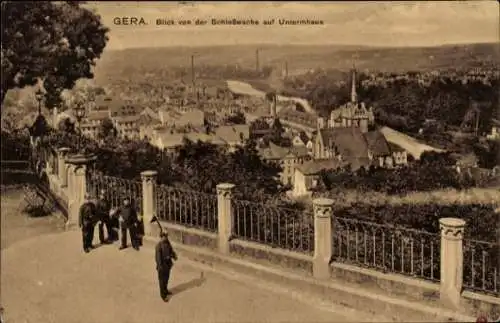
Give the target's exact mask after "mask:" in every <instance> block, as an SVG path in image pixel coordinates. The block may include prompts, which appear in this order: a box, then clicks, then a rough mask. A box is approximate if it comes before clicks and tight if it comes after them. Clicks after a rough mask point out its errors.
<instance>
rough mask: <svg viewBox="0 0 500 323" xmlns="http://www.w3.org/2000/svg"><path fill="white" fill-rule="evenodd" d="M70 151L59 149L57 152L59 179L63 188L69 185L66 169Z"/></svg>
mask: <svg viewBox="0 0 500 323" xmlns="http://www.w3.org/2000/svg"><path fill="white" fill-rule="evenodd" d="M69 151H70V149H69V148H66V147H64V148H59V149H58V151H57V159H58V161H57V177H58V178H59V181H60V183H61V187H66V186H67V185H68V177H67V174H68V173H67V169H66V156H67V155H68V152H69Z"/></svg>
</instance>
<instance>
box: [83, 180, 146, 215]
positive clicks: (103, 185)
mask: <svg viewBox="0 0 500 323" xmlns="http://www.w3.org/2000/svg"><path fill="white" fill-rule="evenodd" d="M86 184H87V193H89V194H90V195H91V196H92V197H93V198H96V197H98V196H99V193H100V192H101V190H104V191H105V195H106V198H107V200H108V201H109V203H110V204H111V207H113V208H116V207H119V206H120V205H122V203H123V199H124V198H126V197H128V198H129V199H130V201H131V204H132V205H133V206H134V207H135V208H136V209H137V211H138V212H139V214H142V182H141V181H134V180H127V179H122V178H118V177H112V176H106V175H103V174H102V173H100V172H95V171H89V172H87V181H86Z"/></svg>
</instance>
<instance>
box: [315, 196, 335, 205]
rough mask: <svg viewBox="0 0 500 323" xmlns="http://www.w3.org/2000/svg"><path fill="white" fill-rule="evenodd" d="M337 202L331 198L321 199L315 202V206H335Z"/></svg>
mask: <svg viewBox="0 0 500 323" xmlns="http://www.w3.org/2000/svg"><path fill="white" fill-rule="evenodd" d="M334 202H335V201H334V200H332V199H329V198H324V197H320V198H317V199H314V200H313V204H314V205H315V206H333V203H334Z"/></svg>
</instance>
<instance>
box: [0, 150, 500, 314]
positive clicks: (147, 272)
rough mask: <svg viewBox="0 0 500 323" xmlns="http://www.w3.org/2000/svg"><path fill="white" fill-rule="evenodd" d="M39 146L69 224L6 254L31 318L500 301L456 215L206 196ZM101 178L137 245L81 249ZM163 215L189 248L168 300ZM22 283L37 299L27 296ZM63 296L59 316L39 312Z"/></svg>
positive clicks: (464, 306) (411, 308)
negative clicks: (88, 206)
mask: <svg viewBox="0 0 500 323" xmlns="http://www.w3.org/2000/svg"><path fill="white" fill-rule="evenodd" d="M39 156H41V157H40V158H42V157H43V158H46V159H45V160H43V161H38V164H43V165H46V166H45V168H44V169H42V170H37V171H38V172H40V173H39V174H38V176H39V177H40V178H44V176H46V177H47V179H48V182H49V184H48V187H49V188H50V192H51V194H52V195H53V196H54V200H57V201H60V202H61V203H59V205H60V207H61V208H63V209H64V212H65V213H66V214H67V221H66V228H67V232H66V233H64V234H58V235H55V236H50V237H46V238H44V239H46V240H44V239H38V240H34V241H30V242H26V244H22V245H21V244H19V245H18V246H17V247H15V246H12V247H11V248H13V249H11V251H9V249H10V248H9V249H7V250H4V251H3V252H2V257H5V258H3V259H4V260H5V263H8V264H15V265H13V267H11V269H8V270H5V269H4V270H3V272H2V275H4V276H5V279H4V277H2V279H3V281H4V282H6V283H5V284H2V287H3V290H2V294H3V296H4V297H3V299H2V302H3V304H4V307H5V308H6V311H7V313H8V312H9V308H10V309H11V310H10V311H12V312H13V314H12V315H14V316H15V317H18V318H21V319H25V318H27V317H26V315H28V314H26V313H25V312H26V308H27V307H26V306H33V308H35V309H36V310H35V312H36V313H37V314H33V315H35V316H32V318H35V317H37V318H43V319H41V321H47V322H50V321H54V322H59V321H60V320H63V321H74V318H75V317H82V319H83V318H85V319H86V321H88V319H91V321H99V318H101V321H102V320H104V321H107V319H108V318H109V320H111V317H113V315H118V316H117V317H125V316H126V315H128V316H127V317H128V320H129V321H134V320H135V319H137V320H140V321H143V320H144V319H145V318H147V319H148V320H147V321H150V320H149V318H151V321H159V320H160V319H161V320H172V321H174V320H178V321H179V320H180V321H184V320H192V319H193V320H196V321H201V322H205V321H206V322H208V321H227V320H229V321H249V320H250V321H254V320H255V321H260V320H261V319H262V320H263V321H276V322H277V321H297V322H298V321H350V320H356V321H369V320H370V318H371V317H373V318H374V320H378V321H416V320H418V321H422V320H425V321H443V320H446V321H475V317H477V315H479V314H482V313H486V314H487V315H488V316H490V317H493V316H494V315H496V314H497V313H498V311H499V310H500V301H499V297H498V296H499V293H498V283H497V280H494V279H493V280H491V279H486V277H493V276H492V275H496V274H497V273H498V269H497V268H498V267H497V266H496V265H495V264H492V263H488V264H487V265H486V264H485V263H484V262H481V259H480V258H479V257H478V258H476V260H474V259H470V258H468V257H464V258H461V257H456V255H457V254H458V255H460V254H463V253H464V252H465V251H464V249H463V244H462V243H456V241H460V240H461V241H463V242H464V244H467V245H469V246H471V245H472V246H474V243H478V242H473V241H469V240H467V238H466V237H463V235H462V233H461V232H463V230H464V226H465V224H464V223H463V221H461V220H459V219H454V218H445V219H441V220H440V225H441V226H442V228H443V230H442V231H441V234H430V233H428V232H420V231H418V230H413V229H402V228H396V227H391V226H384V225H380V224H375V223H369V222H361V221H356V220H353V219H345V218H341V217H338V216H335V215H334V214H332V209H333V203H334V201H332V200H329V199H317V200H315V201H314V211H313V212H312V211H311V213H308V212H302V211H301V212H299V211H293V210H287V209H281V208H279V207H275V206H270V205H262V204H259V203H255V202H251V201H243V200H238V199H236V198H234V197H233V195H232V191H233V188H234V185H233V184H230V183H221V184H219V185H218V186H217V194H216V195H210V194H204V193H200V192H192V191H185V190H179V189H177V188H173V187H166V186H162V185H157V184H156V172H155V171H145V172H143V173H142V174H141V181H139V182H138V181H130V180H124V179H121V178H114V177H110V176H106V175H104V174H100V173H98V172H93V171H91V169H92V167H91V164H92V162H93V160H94V159H93V158H90V157H89V156H84V155H72V154H70V150H69V149H66V148H59V149H51V151H50V153H48V154H40V155H39ZM101 188H106V189H107V190H108V194H109V196H108V199H109V200H110V201H111V202H112V204H113V206H115V207H116V206H117V205H118V203H119V201H121V200H122V198H123V197H125V196H128V197H130V198H131V199H132V200H133V201H135V205H136V207H137V208H138V210H139V213H140V214H141V216H142V219H143V222H144V229H145V238H144V239H145V242H144V247H143V248H142V250H141V251H140V252H139V253H137V252H135V251H134V250H125V252H118V250H117V249H116V246H115V247H113V246H103V247H100V248H98V249H96V250H94V251H92V252H91V253H90V254H88V255H87V254H83V253H82V252H81V251H80V250H81V246H80V235H79V233H78V231H75V230H74V229H75V223H76V219H77V215H78V208H79V206H80V205H81V203H82V197H83V196H82V195H83V194H82V192H85V191H86V192H88V193H90V194H93V195H95V194H96V193H97V192H98V191H99V190H100V189H101ZM156 219H158V220H159V222H153V220H156ZM158 224H161V226H162V227H163V228H164V229H166V230H168V232H169V235H170V237H171V240H172V241H173V244H174V247H175V248H176V249H177V250H178V252H179V255H180V259H181V260H180V262H179V264H178V266H177V267H176V269H175V270H174V274H173V276H174V277H177V278H173V281H172V289H173V290H174V291H177V292H178V295H177V296H176V295H174V297H173V299H172V301H171V304H170V303H169V304H167V305H165V304H160V303H159V297H158V296H157V295H155V291H156V287H155V277H154V274H155V273H154V264H153V262H152V255H148V252H149V253H151V250H152V249H151V243H154V242H155V241H157V240H156V239H157V236H158V233H159V231H158V230H159V227H158ZM262 224H265V225H262ZM457 239H458V240H457ZM399 246H403V247H401V248H399ZM439 246H441V248H439ZM15 248H19V249H18V250H17V251H15ZM30 250H31V251H30ZM43 250H45V254H46V255H45V256H44V253H43V252H44V251H43ZM439 250H442V252H441V253H439ZM478 250H479V249H478ZM482 250H487V249H482ZM488 250H489V249H488ZM495 250H496V249H494V248H492V249H491V252H495ZM478 252H479V251H478ZM483 252H486V251H483ZM450 253H451V254H450ZM24 254H26V255H29V257H26V258H27V259H30V260H26V258H25V257H22V256H21V255H24ZM483 254H484V253H483ZM65 255H66V256H65ZM470 261H472V263H471V262H470ZM54 264H57V266H54ZM471 266H472V268H476V269H481V271H482V272H484V273H485V274H483V276H482V280H481V277H479V276H477V277H476V278H475V279H474V276H473V280H472V281H470V280H469V279H470V276H469V275H468V274H467V275H463V276H462V275H460V274H459V273H460V271H461V270H462V271H464V272H467V273H468V272H469V271H467V270H468V268H471ZM14 268H23V270H26V273H25V274H21V273H17V272H16V269H14ZM103 268H106V269H105V271H103V270H102V269H103ZM124 268H126V270H125V269H124ZM476 269H475V270H476ZM37 270H38V271H39V270H42V271H40V274H39V277H37V274H36V273H35V272H36V271H37ZM49 271H50V272H49ZM473 271H474V270H473ZM104 272H106V274H101V275H99V273H104ZM202 272H203V273H204V274H203V275H202V274H201V273H202ZM110 273H113V274H110ZM16 275H17V276H18V277H19V278H16ZM59 275H60V276H59ZM457 275H458V276H457ZM231 277H233V278H234V279H236V281H235V280H231ZM443 277H448V279H443ZM59 280H60V281H59ZM11 281H12V283H7V282H11ZM245 282H246V285H245ZM360 282H362V283H360ZM477 282H480V283H477ZM9 284H12V285H10V286H8V285H9ZM241 284H243V285H241ZM66 286H69V288H71V289H72V290H74V291H75V292H74V299H75V301H74V302H73V301H72V300H70V299H69V297H66V296H62V295H64V294H61V290H62V289H63V288H66V289H65V290H67V287H66ZM187 286H189V287H187ZM243 286H245V287H243ZM266 286H267V287H266ZM18 287H19V292H18V291H17V288H18ZM99 287H101V288H100V289H99ZM219 287H220V288H219ZM97 290H99V291H97ZM464 290H465V291H464ZM6 293H7V294H6ZM37 293H40V295H37ZM275 293H278V294H275ZM280 293H281V294H280ZM25 295H29V296H26V298H27V299H28V300H29V301H28V302H27V303H28V304H29V305H28V304H24V305H23V304H19V303H20V300H21V299H22V297H23V296H25ZM58 295H59V296H58ZM9 299H12V301H9ZM183 299H184V300H185V302H184V301H182V300H183ZM70 302H71V303H70ZM188 302H190V303H189V304H190V305H194V307H193V306H191V307H188V306H187V304H188ZM16 304H17V305H16ZM71 304H86V305H87V306H88V307H89V308H91V309H92V310H91V311H95V312H96V313H97V311H98V314H88V315H87V316H84V311H86V310H85V309H83V308H82V309H79V308H77V307H78V306H74V305H73V306H71ZM174 304H177V305H174ZM478 304H479V305H478ZM7 306H8V307H7ZM479 306H480V308H481V311H479V310H477V308H478V307H479ZM108 307H109V308H111V309H110V310H109V311H108V312H106V311H105V310H103V308H108ZM56 308H57V309H58V310H57V311H55V313H59V314H52V313H51V314H49V313H44V310H45V309H50V310H51V309H54V310H55V309H56ZM97 309H98V310H97ZM198 309H199V313H200V314H196V313H198V312H197V311H198ZM302 311H304V313H306V314H304V315H302V314H300V313H301V312H302ZM50 312H51V311H50ZM118 312H120V313H122V312H123V313H126V315H125V314H123V313H122V314H120V313H118ZM99 313H100V314H99ZM16 315H17V316H16ZM50 315H58V316H57V319H56V317H55V316H50ZM99 315H102V316H99ZM120 315H123V316H120ZM169 315H170V317H169V318H168V319H167V318H166V317H167V316H169ZM45 318H47V319H45ZM70 318H73V320H70ZM294 318H295V319H294ZM124 320H125V321H126V319H124ZM16 321H17V320H16Z"/></svg>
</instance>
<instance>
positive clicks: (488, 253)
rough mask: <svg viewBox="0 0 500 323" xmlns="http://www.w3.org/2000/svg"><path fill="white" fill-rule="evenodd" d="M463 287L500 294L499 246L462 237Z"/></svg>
mask: <svg viewBox="0 0 500 323" xmlns="http://www.w3.org/2000/svg"><path fill="white" fill-rule="evenodd" d="M463 247H464V276H463V282H464V283H463V284H464V288H466V289H469V290H473V291H480V292H483V293H487V294H493V295H496V296H500V286H499V280H500V277H499V276H500V271H499V270H500V260H499V258H500V246H499V245H497V244H496V243H494V242H487V241H477V240H472V239H464V241H463Z"/></svg>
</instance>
